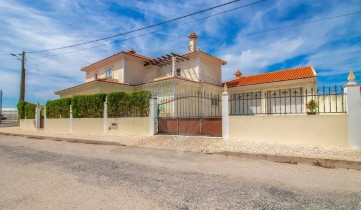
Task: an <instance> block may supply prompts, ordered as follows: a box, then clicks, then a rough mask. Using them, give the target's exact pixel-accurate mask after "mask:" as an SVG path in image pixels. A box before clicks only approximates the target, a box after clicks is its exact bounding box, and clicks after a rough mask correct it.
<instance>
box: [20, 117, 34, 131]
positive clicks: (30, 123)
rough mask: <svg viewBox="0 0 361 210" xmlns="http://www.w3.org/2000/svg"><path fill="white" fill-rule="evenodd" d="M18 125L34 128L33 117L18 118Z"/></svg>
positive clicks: (29, 128) (28, 128)
mask: <svg viewBox="0 0 361 210" xmlns="http://www.w3.org/2000/svg"><path fill="white" fill-rule="evenodd" d="M20 127H21V128H23V129H27V130H36V127H35V119H20Z"/></svg>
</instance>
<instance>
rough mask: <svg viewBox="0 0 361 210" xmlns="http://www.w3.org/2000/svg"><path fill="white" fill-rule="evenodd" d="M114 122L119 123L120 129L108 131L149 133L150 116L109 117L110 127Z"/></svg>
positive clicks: (114, 132) (120, 133)
mask: <svg viewBox="0 0 361 210" xmlns="http://www.w3.org/2000/svg"><path fill="white" fill-rule="evenodd" d="M112 123H117V125H118V129H110V130H108V133H110V134H117V135H135V136H148V135H149V118H148V117H124V118H108V123H107V125H108V128H109V127H110V126H111V124H112Z"/></svg>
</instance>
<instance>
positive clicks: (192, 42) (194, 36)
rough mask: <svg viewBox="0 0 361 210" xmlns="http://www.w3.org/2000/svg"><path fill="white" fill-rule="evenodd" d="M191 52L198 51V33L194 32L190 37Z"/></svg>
mask: <svg viewBox="0 0 361 210" xmlns="http://www.w3.org/2000/svg"><path fill="white" fill-rule="evenodd" d="M188 38H189V47H188V49H189V52H195V51H197V39H198V36H197V34H196V33H194V32H192V33H191V34H190V35H189V36H188Z"/></svg>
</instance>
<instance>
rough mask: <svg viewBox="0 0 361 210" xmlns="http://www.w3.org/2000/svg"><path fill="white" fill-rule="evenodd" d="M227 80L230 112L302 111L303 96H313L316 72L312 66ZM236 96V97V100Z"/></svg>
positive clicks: (239, 73)
mask: <svg viewBox="0 0 361 210" xmlns="http://www.w3.org/2000/svg"><path fill="white" fill-rule="evenodd" d="M235 76H236V78H235V79H234V80H231V81H229V82H227V86H228V87H229V93H230V94H231V97H232V98H233V99H234V100H232V104H231V106H232V107H233V109H232V110H231V112H232V113H233V114H253V113H272V114H281V113H297V112H300V111H302V110H305V105H306V100H305V97H302V95H305V94H307V95H316V94H317V93H316V89H317V74H316V71H315V69H314V68H313V67H312V66H305V67H299V68H293V69H286V70H279V71H275V72H269V73H263V74H255V75H250V76H242V74H241V72H239V71H237V72H236V73H235ZM238 99H239V100H238Z"/></svg>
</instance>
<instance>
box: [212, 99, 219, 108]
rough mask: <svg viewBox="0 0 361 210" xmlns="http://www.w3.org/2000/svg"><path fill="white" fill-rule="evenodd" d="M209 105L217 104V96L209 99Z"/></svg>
mask: <svg viewBox="0 0 361 210" xmlns="http://www.w3.org/2000/svg"><path fill="white" fill-rule="evenodd" d="M211 105H212V106H219V99H218V98H217V97H214V98H212V99H211Z"/></svg>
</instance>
